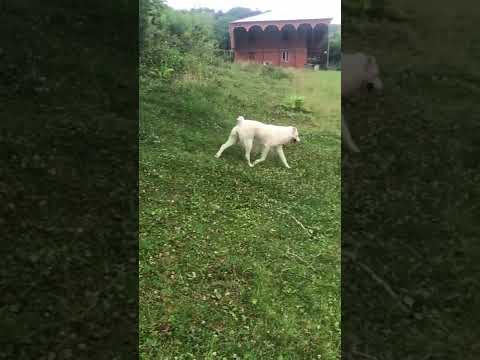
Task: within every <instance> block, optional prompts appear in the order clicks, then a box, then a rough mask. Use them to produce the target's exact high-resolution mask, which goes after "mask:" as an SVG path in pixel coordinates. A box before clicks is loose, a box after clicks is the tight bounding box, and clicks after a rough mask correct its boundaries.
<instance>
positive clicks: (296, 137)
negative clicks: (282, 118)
mask: <svg viewBox="0 0 480 360" xmlns="http://www.w3.org/2000/svg"><path fill="white" fill-rule="evenodd" d="M290 129H291V131H292V133H291V136H292V137H291V139H290V142H291V143H293V144H296V143H299V142H300V136H299V135H298V129H297V128H296V127H293V126H291V127H290Z"/></svg>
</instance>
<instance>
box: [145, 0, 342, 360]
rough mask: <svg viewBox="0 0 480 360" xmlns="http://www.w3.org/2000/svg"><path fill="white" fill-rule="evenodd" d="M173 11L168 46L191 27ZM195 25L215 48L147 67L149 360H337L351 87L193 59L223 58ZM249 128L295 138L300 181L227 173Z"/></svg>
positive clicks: (267, 169) (271, 173) (261, 171)
mask: <svg viewBox="0 0 480 360" xmlns="http://www.w3.org/2000/svg"><path fill="white" fill-rule="evenodd" d="M162 9H163V10H165V16H163V17H162V11H163V10H162ZM162 9H160V8H159V9H157V10H156V11H159V12H158V13H157V14H158V15H160V16H159V18H162V19H164V21H166V23H164V24H162V25H161V26H162V28H163V29H167V33H168V32H169V31H170V30H171V27H170V25H168V24H169V22H170V21H173V20H174V19H179V18H182V19H185V18H184V16H187V15H185V14H183V13H182V15H179V14H176V12H174V11H172V10H171V9H167V8H165V7H163V8H162ZM167 14H170V15H167ZM190 15H191V14H190ZM190 15H188V16H190ZM192 16H193V17H192V18H190V19H193V20H192V21H191V24H197V25H198V24H199V23H200V25H198V26H199V27H198V28H197V31H196V32H197V34H196V36H199V37H200V38H204V39H205V40H206V41H205V42H203V43H199V42H190V34H189V31H188V29H190V27H186V29H187V31H186V32H185V33H182V32H179V33H174V34H172V37H171V38H168V37H167V36H166V35H165V34H162V35H159V36H164V37H167V38H165V39H164V42H161V43H153V42H152V43H151V44H152V49H150V48H148V46H147V47H146V48H144V56H147V57H148V56H151V55H150V54H153V53H154V52H155V51H156V52H165V51H167V52H168V51H173V52H177V54H179V58H176V60H175V61H170V62H168V63H167V62H166V61H163V60H162V61H160V60H156V59H152V60H151V61H150V60H148V61H146V59H147V58H145V60H144V61H143V65H142V77H141V83H140V170H139V174H140V356H141V359H145V360H146V359H175V358H177V359H215V358H219V359H235V358H237V359H281V358H284V359H287V358H299V359H300V358H305V359H313V358H322V359H331V360H333V359H338V358H339V356H340V263H339V256H340V253H339V251H340V237H339V232H340V198H339V197H340V194H339V187H340V136H339V135H340V134H339V117H340V73H338V72H314V71H298V70H295V71H293V70H292V71H285V70H281V69H278V68H273V67H265V66H259V65H252V64H250V65H238V64H231V63H225V62H223V61H222V60H221V59H219V58H216V57H215V56H212V57H208V56H207V57H203V58H198V57H195V56H193V55H192V54H194V53H195V51H197V49H194V48H191V47H190V48H189V47H188V46H183V45H185V44H192V46H197V45H198V46H200V47H202V49H206V48H205V46H208V47H210V49H212V48H214V47H215V45H213V46H212V45H211V44H212V32H211V31H210V30H211V29H212V28H211V27H210V26H207V25H206V24H205V23H201V22H200V19H201V18H202V16H203V15H202V16H200V17H197V14H195V15H192ZM168 29H170V30H168ZM214 38H215V35H214V34H213V39H214ZM149 41H150V40H149ZM149 41H148V42H147V43H146V44H148V43H149ZM174 41H175V42H176V44H179V46H178V47H177V48H176V49H173V50H172V49H164V48H163V46H164V44H167V43H168V44H173V42H174ZM213 42H215V40H213ZM150 51H152V52H150ZM213 51H215V50H213ZM192 62H194V64H193V63H192ZM168 67H170V68H171V69H173V71H171V72H170V75H168V76H165V75H164V72H165V69H166V68H168ZM294 98H296V99H297V101H296V102H295V101H294V102H293V107H291V108H285V107H283V106H282V104H285V103H289V102H290V101H291V100H292V99H294ZM300 99H301V100H300ZM295 104H297V107H302V108H303V107H305V108H308V109H309V111H308V112H306V111H298V110H299V109H297V108H295ZM238 115H244V116H245V117H247V118H256V119H261V120H264V121H270V122H274V123H276V124H291V125H295V126H297V127H298V128H299V129H300V132H301V134H300V136H301V138H302V144H300V145H298V146H289V147H288V148H287V149H286V150H285V152H286V156H287V158H288V160H289V162H290V165H291V166H292V169H290V170H288V171H287V170H286V169H284V168H283V167H282V165H281V164H280V163H279V161H278V160H277V159H276V158H275V157H273V156H271V157H269V159H268V160H267V161H266V162H264V163H262V164H260V165H258V166H257V167H255V168H254V169H251V168H249V167H248V165H247V164H246V161H245V159H244V157H243V154H242V151H241V150H240V149H239V148H238V147H233V148H230V149H228V150H227V151H226V152H225V153H224V155H223V157H222V158H221V159H215V158H214V154H215V153H216V151H217V150H218V147H219V146H220V145H221V144H222V142H224V141H225V140H226V138H227V136H228V133H229V131H230V130H231V128H232V126H233V125H234V124H235V119H236V117H237V116H238Z"/></svg>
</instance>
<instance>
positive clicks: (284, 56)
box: [281, 49, 290, 63]
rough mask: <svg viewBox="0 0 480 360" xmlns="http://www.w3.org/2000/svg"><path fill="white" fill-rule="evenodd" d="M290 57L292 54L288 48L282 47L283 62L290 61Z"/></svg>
mask: <svg viewBox="0 0 480 360" xmlns="http://www.w3.org/2000/svg"><path fill="white" fill-rule="evenodd" d="M289 57H290V54H289V51H288V49H282V50H281V58H282V62H283V63H288V60H289Z"/></svg>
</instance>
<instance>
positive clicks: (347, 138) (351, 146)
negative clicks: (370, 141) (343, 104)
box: [342, 114, 360, 153]
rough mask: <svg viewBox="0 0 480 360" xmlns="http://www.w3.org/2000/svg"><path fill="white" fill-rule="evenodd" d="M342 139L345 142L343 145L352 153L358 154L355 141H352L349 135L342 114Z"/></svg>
mask: <svg viewBox="0 0 480 360" xmlns="http://www.w3.org/2000/svg"><path fill="white" fill-rule="evenodd" d="M342 139H343V140H344V141H345V145H346V146H347V147H348V148H349V149H350V150H351V151H353V152H356V153H358V152H360V150H359V149H358V147H357V145H356V144H355V141H353V139H352V136H351V135H350V130H349V129H348V125H347V121H346V120H345V119H344V118H343V114H342Z"/></svg>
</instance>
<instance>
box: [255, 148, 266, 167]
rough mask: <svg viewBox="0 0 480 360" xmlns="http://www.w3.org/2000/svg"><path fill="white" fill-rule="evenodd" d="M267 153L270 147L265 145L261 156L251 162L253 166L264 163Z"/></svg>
mask: <svg viewBox="0 0 480 360" xmlns="http://www.w3.org/2000/svg"><path fill="white" fill-rule="evenodd" d="M269 152H270V146H268V145H265V147H264V148H263V150H262V155H261V156H260V157H259V158H258V159H257V160H255V161H254V162H253V166H255V165H257V164H258V163H261V162H262V161H265V159H266V158H267V156H268V153H269Z"/></svg>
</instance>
